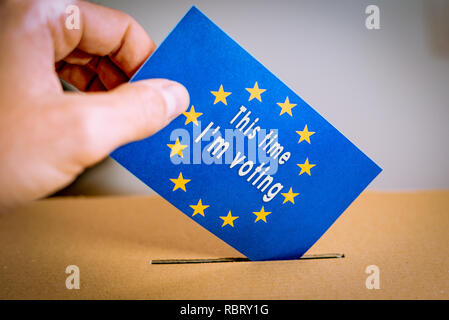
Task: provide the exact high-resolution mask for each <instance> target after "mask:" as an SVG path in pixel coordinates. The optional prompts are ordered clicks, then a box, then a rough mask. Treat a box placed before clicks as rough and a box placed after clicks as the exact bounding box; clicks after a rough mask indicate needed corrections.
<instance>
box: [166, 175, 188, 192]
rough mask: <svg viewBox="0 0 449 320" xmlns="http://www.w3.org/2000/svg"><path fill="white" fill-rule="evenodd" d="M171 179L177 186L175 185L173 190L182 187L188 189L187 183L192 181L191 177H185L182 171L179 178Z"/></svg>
mask: <svg viewBox="0 0 449 320" xmlns="http://www.w3.org/2000/svg"><path fill="white" fill-rule="evenodd" d="M170 181H171V182H173V183H174V184H175V186H174V187H173V191H175V190H177V189H182V190H184V191H187V190H186V184H187V182H189V181H190V179H184V178H183V176H182V173H181V172H180V173H179V176H178V178H177V179H170Z"/></svg>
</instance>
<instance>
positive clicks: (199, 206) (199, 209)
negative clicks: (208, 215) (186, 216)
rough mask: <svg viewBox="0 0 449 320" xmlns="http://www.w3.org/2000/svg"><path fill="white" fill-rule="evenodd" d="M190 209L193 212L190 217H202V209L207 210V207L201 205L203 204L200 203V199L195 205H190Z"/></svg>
mask: <svg viewBox="0 0 449 320" xmlns="http://www.w3.org/2000/svg"><path fill="white" fill-rule="evenodd" d="M190 207H191V208H192V209H193V210H194V211H193V214H192V217H193V216H194V215H196V214H197V213H199V214H200V215H202V216H203V217H204V209H206V208H209V206H205V205H203V203H202V202H201V199H200V201H198V204H197V205H193V204H192V205H190Z"/></svg>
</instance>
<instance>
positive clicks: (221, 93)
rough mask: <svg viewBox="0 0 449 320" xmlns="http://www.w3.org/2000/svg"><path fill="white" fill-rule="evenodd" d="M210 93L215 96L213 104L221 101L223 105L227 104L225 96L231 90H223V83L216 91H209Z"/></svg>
mask: <svg viewBox="0 0 449 320" xmlns="http://www.w3.org/2000/svg"><path fill="white" fill-rule="evenodd" d="M210 93H212V94H213V95H214V96H215V101H214V104H216V103H218V102H223V103H224V104H225V105H228V103H227V102H226V97H227V96H229V95H230V94H231V92H224V91H223V85H221V86H220V89H218V91H211V92H210Z"/></svg>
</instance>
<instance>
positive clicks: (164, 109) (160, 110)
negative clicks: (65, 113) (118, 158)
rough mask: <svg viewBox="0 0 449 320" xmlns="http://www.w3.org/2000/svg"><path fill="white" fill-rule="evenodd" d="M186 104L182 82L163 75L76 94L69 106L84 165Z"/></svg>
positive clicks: (149, 130) (154, 127)
mask: <svg viewBox="0 0 449 320" xmlns="http://www.w3.org/2000/svg"><path fill="white" fill-rule="evenodd" d="M188 105H189V94H188V92H187V90H186V89H185V88H184V86H182V85H181V84H179V83H177V82H174V81H170V80H166V79H151V80H142V81H138V82H134V83H126V84H123V85H120V86H119V87H117V88H115V89H114V90H111V91H108V92H104V93H89V94H85V95H76V97H72V101H71V103H69V108H71V109H72V111H74V114H76V115H77V116H76V117H75V119H79V121H76V122H78V123H79V124H80V125H78V126H77V127H80V129H81V130H79V131H80V134H81V140H79V136H78V137H76V138H75V140H78V143H77V145H78V146H79V148H78V147H77V149H80V150H77V151H78V152H80V153H81V156H82V159H83V160H85V161H83V162H85V165H86V166H87V165H91V164H93V163H94V162H96V161H98V160H100V159H102V158H104V157H105V156H107V155H108V154H109V153H110V152H112V151H113V150H114V149H116V148H117V147H119V146H121V145H123V144H125V143H128V142H132V141H135V140H139V139H143V138H145V137H147V136H149V135H152V134H154V133H156V132H157V131H159V130H160V129H162V128H163V127H165V126H166V125H167V124H168V123H169V122H170V121H171V120H173V119H174V118H176V117H177V116H178V115H179V114H181V113H182V112H183V111H185V110H186V109H187V107H188ZM70 114H72V115H73V113H70ZM75 131H76V130H75Z"/></svg>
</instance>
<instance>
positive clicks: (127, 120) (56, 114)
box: [0, 0, 189, 212]
mask: <svg viewBox="0 0 449 320" xmlns="http://www.w3.org/2000/svg"><path fill="white" fill-rule="evenodd" d="M69 4H75V5H77V6H78V7H79V9H80V13H81V14H80V17H81V20H80V22H81V24H80V26H81V28H80V29H79V30H76V29H73V30H69V29H68V28H66V27H65V19H66V17H67V15H66V14H65V9H66V7H67V5H69ZM0 47H1V48H2V50H1V51H0V97H1V100H0V101H1V102H0V212H1V211H6V210H8V209H10V208H13V207H15V206H17V205H20V204H23V203H25V202H27V201H30V200H34V199H38V198H41V197H44V196H46V195H49V194H51V193H53V192H55V191H56V190H58V189H60V188H62V187H64V186H66V185H68V184H69V183H70V182H71V181H73V180H74V178H75V177H76V176H77V175H78V174H80V173H81V172H82V171H83V170H84V169H85V168H86V167H88V166H91V165H93V164H94V163H96V162H98V161H100V160H101V159H103V158H104V157H106V156H107V155H108V154H109V153H110V152H111V151H113V150H114V149H115V148H117V147H118V146H120V145H122V144H125V143H127V142H131V141H134V140H138V139H142V138H145V137H147V136H149V135H151V134H153V133H155V132H157V131H158V130H160V129H161V128H163V127H164V126H165V125H167V124H168V123H169V122H170V121H171V120H172V119H173V118H175V117H176V116H177V115H179V114H180V113H182V112H183V111H184V110H185V109H186V108H187V106H188V104H189V96H188V93H187V91H186V89H185V88H184V87H183V86H182V85H180V84H178V83H176V82H173V81H169V80H164V79H152V80H145V81H139V82H135V83H132V84H131V83H127V81H128V80H129V78H130V77H131V76H132V75H133V74H134V73H135V72H136V70H137V69H138V68H139V67H140V65H141V64H142V63H143V62H144V61H145V60H146V58H147V57H148V56H149V55H150V54H151V53H152V52H153V51H154V49H155V45H154V43H153V42H152V40H151V39H150V38H149V36H148V35H147V34H146V33H145V31H144V30H143V29H142V27H141V26H140V25H139V24H138V23H137V22H136V21H135V20H133V19H132V18H131V17H130V16H128V15H126V14H124V13H122V12H119V11H116V10H113V9H109V8H106V7H102V6H99V5H96V4H92V3H88V2H81V1H79V2H76V1H75V2H74V1H71V2H69V1H54V0H39V1H36V0H34V1H33V0H29V1H17V0H11V1H2V3H1V4H0ZM58 75H59V76H60V77H61V78H62V79H64V80H66V81H68V82H69V83H71V84H73V85H74V86H75V87H77V88H78V89H79V90H82V91H85V92H86V93H73V92H72V93H64V92H63V90H62V87H61V85H60V82H59V80H58ZM105 91H108V92H105Z"/></svg>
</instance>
